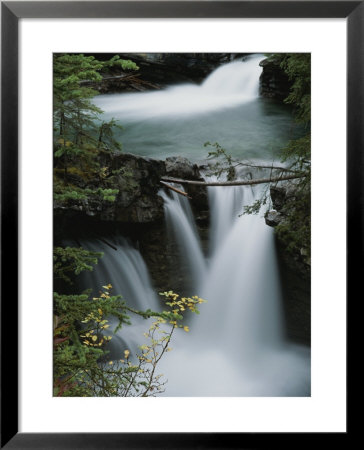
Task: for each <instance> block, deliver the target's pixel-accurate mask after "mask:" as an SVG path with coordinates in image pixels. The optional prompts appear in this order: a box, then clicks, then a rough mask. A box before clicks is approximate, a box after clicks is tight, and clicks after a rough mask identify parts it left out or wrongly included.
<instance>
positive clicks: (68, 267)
mask: <svg viewBox="0 0 364 450" xmlns="http://www.w3.org/2000/svg"><path fill="white" fill-rule="evenodd" d="M102 255H103V254H102V253H100V252H91V251H88V250H85V249H83V248H82V247H79V248H77V247H65V248H64V247H54V249H53V270H54V275H55V277H56V278H61V279H63V280H64V281H66V282H68V283H70V282H71V279H70V277H69V275H70V274H74V275H79V274H80V273H81V272H83V271H84V270H88V271H92V270H93V265H95V264H97V261H98V258H101V257H102Z"/></svg>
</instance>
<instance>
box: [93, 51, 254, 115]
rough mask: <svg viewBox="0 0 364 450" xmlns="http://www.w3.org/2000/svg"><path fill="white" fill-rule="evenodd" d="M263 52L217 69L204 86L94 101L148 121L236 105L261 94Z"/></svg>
mask: <svg viewBox="0 0 364 450" xmlns="http://www.w3.org/2000/svg"><path fill="white" fill-rule="evenodd" d="M261 59H262V56H261V55H254V56H250V57H249V58H247V60H246V61H234V62H231V63H229V64H225V65H223V66H221V67H219V68H218V69H216V70H215V71H214V72H213V73H212V74H211V75H210V76H209V77H208V78H207V79H206V80H205V81H204V82H203V83H202V84H201V85H196V84H184V85H179V86H174V87H170V88H168V89H165V90H162V91H157V92H147V93H144V92H143V93H139V94H135V93H133V94H116V95H113V96H109V95H103V96H99V97H96V98H95V100H94V102H95V104H96V105H97V106H98V107H100V108H101V109H103V110H105V111H107V112H108V114H111V115H113V114H116V115H117V118H118V119H120V120H124V121H125V120H126V121H129V120H138V121H140V120H148V119H155V118H161V117H162V118H164V119H166V120H168V118H175V117H184V116H189V117H190V116H191V115H195V114H202V113H207V112H212V111H217V110H220V109H226V108H232V107H234V106H238V105H240V104H242V103H246V102H248V101H251V100H253V99H255V98H257V97H258V93H259V92H258V91H259V75H260V73H261V71H262V68H261V67H260V66H259V61H260V60H261Z"/></svg>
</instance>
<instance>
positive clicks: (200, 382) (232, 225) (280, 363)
mask: <svg viewBox="0 0 364 450" xmlns="http://www.w3.org/2000/svg"><path fill="white" fill-rule="evenodd" d="M258 195H259V188H255V192H253V190H252V188H250V187H234V188H231V187H211V188H209V198H210V214H211V222H212V224H211V226H212V232H211V240H210V246H211V248H212V249H213V250H212V253H211V256H210V258H209V260H208V265H207V268H206V270H205V272H204V275H203V276H202V277H201V278H200V279H199V282H198V283H197V284H196V285H195V289H196V292H195V293H197V294H198V295H199V296H200V297H202V298H205V299H206V300H207V303H206V304H203V305H201V308H200V310H201V314H200V315H199V316H196V317H193V318H190V327H191V332H190V333H189V334H188V335H186V334H184V333H183V332H179V333H177V335H176V336H174V342H173V345H172V346H173V347H175V352H172V353H171V354H169V355H168V358H165V359H164V360H163V362H162V364H161V370H162V371H163V372H164V373H166V374H168V380H169V383H168V391H167V393H166V395H171V396H180V395H182V396H262V395H263V396H280V395H287V396H290V395H294V396H302V395H309V391H310V388H309V355H308V351H307V350H306V349H304V348H301V347H297V346H292V345H289V344H288V343H286V342H285V340H284V333H283V322H282V311H281V292H280V283H279V276H278V269H277V262H276V256H275V248H274V241H273V233H272V230H271V229H270V228H269V227H268V226H266V224H265V222H264V219H263V218H262V217H261V216H259V215H258V216H251V215H243V216H240V217H239V213H241V212H242V210H243V205H244V204H251V203H252V201H254V199H256V198H257V196H258ZM165 207H166V210H167V215H168V210H169V209H171V208H175V209H178V208H180V214H183V213H184V210H183V208H182V207H181V204H180V202H178V201H177V200H176V199H175V198H174V199H173V200H171V201H169V202H167V203H166V205H165ZM222 217H224V220H221V218H222ZM173 218H178V214H174V215H173V216H172V220H173ZM185 223H186V224H189V223H190V222H189V221H186V222H185ZM174 225H175V224H174ZM176 235H177V236H176V239H178V240H179V241H180V242H181V243H182V245H183V242H184V245H188V242H187V241H188V239H189V232H188V231H187V232H186V230H185V229H181V228H178V229H176Z"/></svg>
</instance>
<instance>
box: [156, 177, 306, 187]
mask: <svg viewBox="0 0 364 450" xmlns="http://www.w3.org/2000/svg"><path fill="white" fill-rule="evenodd" d="M305 176H306V175H304V174H296V175H286V176H280V177H271V178H257V179H255V180H235V181H195V180H181V179H179V178H171V177H163V178H162V181H161V183H162V182H163V181H168V182H170V183H178V184H193V185H196V186H251V185H253V184H263V183H275V182H278V181H286V180H294V179H296V178H303V177H305Z"/></svg>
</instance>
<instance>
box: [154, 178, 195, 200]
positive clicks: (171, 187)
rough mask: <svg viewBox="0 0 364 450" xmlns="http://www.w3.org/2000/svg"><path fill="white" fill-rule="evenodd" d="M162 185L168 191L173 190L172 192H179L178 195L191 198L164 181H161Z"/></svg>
mask: <svg viewBox="0 0 364 450" xmlns="http://www.w3.org/2000/svg"><path fill="white" fill-rule="evenodd" d="M160 183H161V184H163V186H165V187H166V188H168V189H171V191H174V192H177V194H181V195H184V196H185V197H187V198H189V199H190V198H191V197H189V196H188V194H187V192H184V191H181V190H180V189H177V188H175V187H174V186H171V185H170V184H167V183H165V182H164V181H160Z"/></svg>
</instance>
